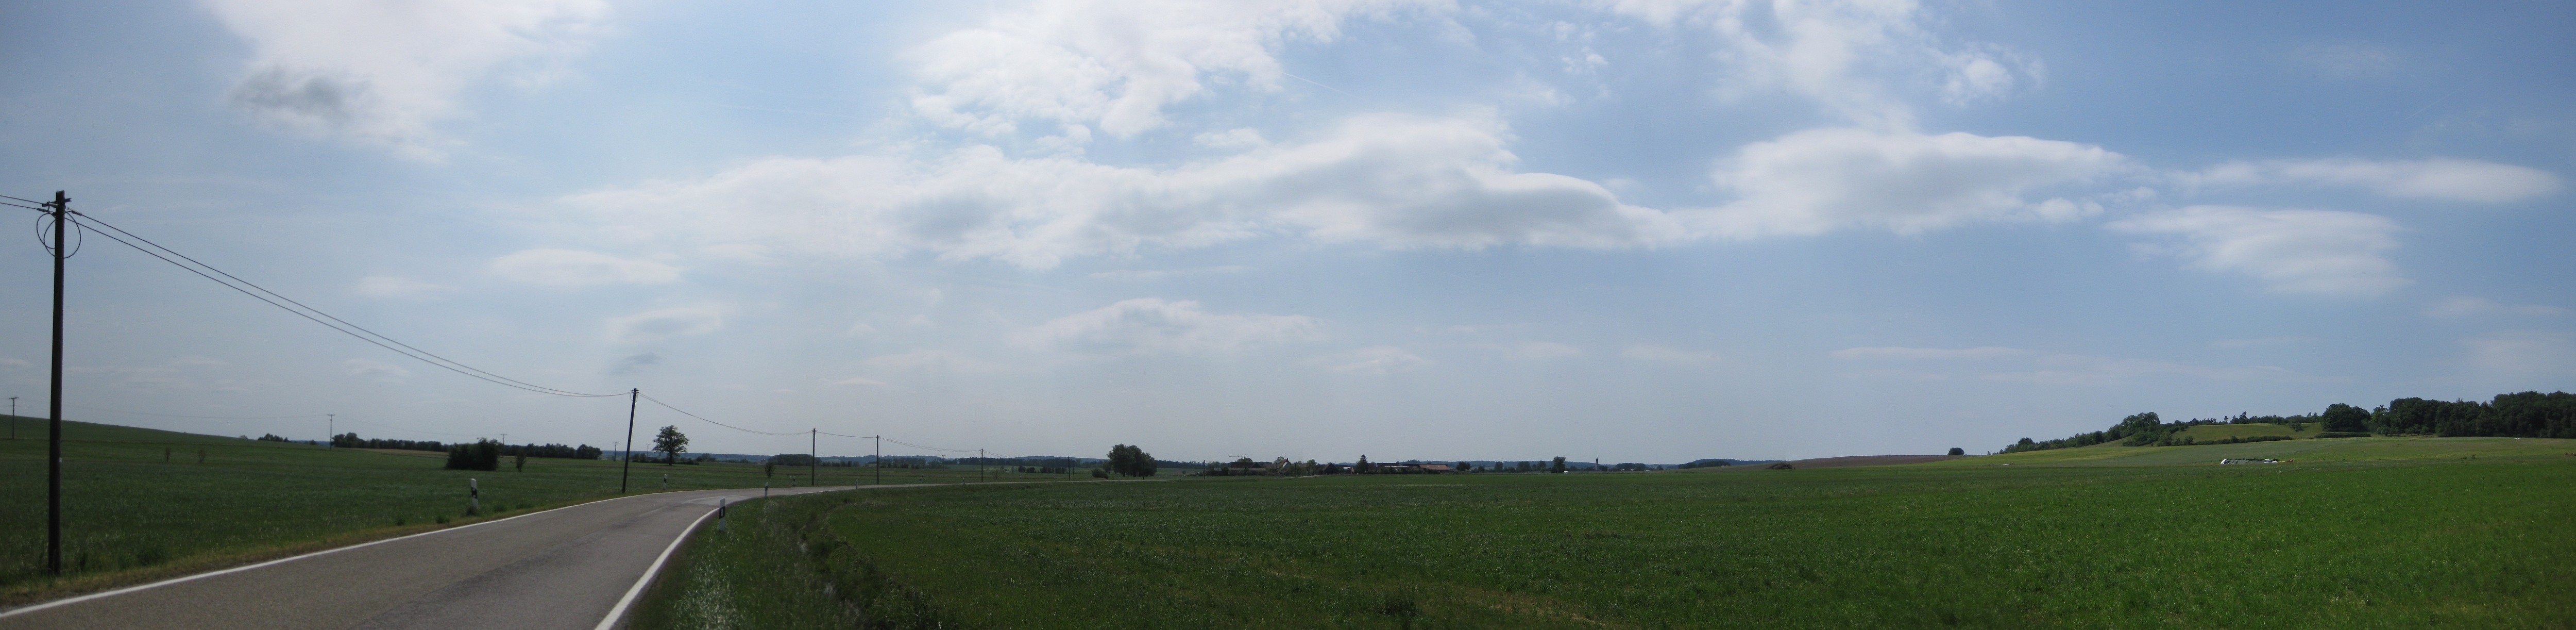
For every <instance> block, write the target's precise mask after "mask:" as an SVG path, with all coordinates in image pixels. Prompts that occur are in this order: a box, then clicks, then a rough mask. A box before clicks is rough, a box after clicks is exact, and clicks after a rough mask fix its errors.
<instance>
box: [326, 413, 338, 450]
mask: <svg viewBox="0 0 2576 630" xmlns="http://www.w3.org/2000/svg"><path fill="white" fill-rule="evenodd" d="M322 433H324V435H323V436H322V437H323V438H324V439H323V440H322V448H326V449H327V448H331V445H332V444H333V443H335V442H339V441H340V414H336V413H326V414H322Z"/></svg>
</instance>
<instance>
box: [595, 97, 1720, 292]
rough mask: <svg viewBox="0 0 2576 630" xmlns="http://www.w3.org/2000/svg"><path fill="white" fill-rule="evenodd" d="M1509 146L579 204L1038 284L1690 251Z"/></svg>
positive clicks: (1481, 121)
mask: <svg viewBox="0 0 2576 630" xmlns="http://www.w3.org/2000/svg"><path fill="white" fill-rule="evenodd" d="M1507 139H1508V138H1507V131H1506V129H1504V128H1503V126H1502V124H1501V123H1500V122H1499V121H1496V120H1494V119H1493V117H1491V116H1490V115H1470V116H1462V117H1450V118H1424V117H1415V116H1402V115H1366V116H1356V117H1352V118H1350V119H1347V120H1345V121H1343V122H1342V123H1341V124H1340V125H1337V126H1336V127H1335V128H1334V129H1333V130H1332V131H1330V132H1328V133H1326V134H1325V135H1324V136H1323V137H1321V138H1319V139H1316V140H1313V141H1309V142H1304V143H1297V144H1289V145H1273V146H1266V147H1263V148H1260V149H1255V150H1251V151H1247V152H1245V153H1242V154H1239V155H1235V156H1232V157H1228V158H1224V159H1218V160H1212V161H1206V162H1199V163H1193V164H1187V165H1183V166H1179V167H1176V168H1172V169H1148V168H1132V167H1114V166H1106V165H1101V164H1096V163H1091V162H1087V161H1082V160H1078V159H1069V158H1061V157H1040V158H1011V157H1006V156H1005V155H1004V154H1003V153H1002V152H1001V151H1000V150H999V149H996V148H993V147H988V146H970V147H967V148H964V149H960V150H958V151H956V152H954V153H950V154H947V155H945V156H941V157H939V158H936V159H932V160H920V161H916V160H909V159H904V158H900V157H892V156H853V157H843V158H837V159H827V160H816V159H801V158H777V159H768V160H760V161H756V162H753V163H751V164H747V165H744V166H742V167H739V168H736V169H734V170H731V171H728V172H725V173H722V174H719V175H716V176H714V177H711V178H708V179H704V180H699V181H689V182H657V183H650V184H646V185H644V186H639V187H635V188H628V189H620V190H609V191H601V192H596V193H589V194H584V195H579V196H575V197H572V198H570V199H568V200H567V201H568V203H570V204H571V205H573V206H575V207H577V208H582V209H586V210H589V211H591V212H594V213H596V214H597V215H598V218H599V219H600V220H602V221H607V222H613V223H614V224H616V225H620V226H626V227H625V229H630V230H634V231H636V233H639V234H644V235H645V236H643V237H642V238H654V239H706V240H708V241H712V242H759V243H764V244H767V245H770V246H771V247H772V249H773V250H776V251H784V252H798V253H805V254H820V255H828V256H849V255H859V256H895V255H903V254H908V253H913V252H929V253H934V254H936V255H938V256H939V257H940V258H942V259H947V260H971V259H993V260H1000V261H1004V262H1008V263H1011V264H1015V265H1020V266H1023V267H1032V268H1047V267H1053V266H1055V265H1057V264H1059V263H1060V262H1061V261H1062V260H1063V259H1064V258H1065V257H1069V256H1083V255H1099V254H1133V253H1136V252H1138V251H1139V250H1142V249H1146V248H1157V247H1159V248H1191V247H1204V246H1208V245H1213V244H1217V243H1223V242H1228V241H1233V240H1238V239H1244V238H1250V237H1254V236H1258V235H1263V234H1271V233H1290V234H1302V235H1306V236H1309V237H1312V238H1316V239H1320V240H1325V241H1335V242H1352V241H1356V242H1366V243H1375V244H1378V245H1381V246H1384V247H1389V248H1480V247H1490V246H1497V245H1514V244H1519V245H1547V246H1571V247H1634V246H1643V245H1652V244H1658V243H1664V242H1670V241H1672V240H1675V239H1677V238H1681V237H1682V236H1683V234H1682V232H1681V229H1680V227H1679V225H1678V224H1677V223H1676V222H1675V220H1674V218H1673V217H1672V216H1671V215H1669V214H1666V213H1663V212H1659V211H1656V210H1653V209H1649V208H1641V207H1636V206H1631V205H1627V204H1624V203H1620V202H1619V200H1618V199H1617V197H1616V196H1615V195H1613V194H1612V193H1611V192H1610V191H1609V190H1607V189H1604V188H1602V187H1601V186H1600V185H1598V184H1594V183H1592V182H1589V181H1585V180H1581V179H1576V178H1572V177H1566V176H1562V175H1553V174H1545V173H1519V172H1514V171H1513V170H1512V168H1511V167H1512V166H1513V164H1514V163H1516V162H1517V161H1518V158H1517V157H1516V156H1514V155H1512V153H1511V152H1510V151H1508V150H1506V149H1505V147H1504V145H1505V143H1506V141H1507ZM658 245H661V246H671V247H669V249H672V250H685V249H688V248H686V247H680V246H677V245H679V244H677V243H659V244H658Z"/></svg>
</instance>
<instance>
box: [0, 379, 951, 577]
mask: <svg viewBox="0 0 2576 630" xmlns="http://www.w3.org/2000/svg"><path fill="white" fill-rule="evenodd" d="M22 422H23V423H24V424H22V425H21V426H20V427H19V434H20V436H21V438H22V439H18V440H0V505H5V506H7V507H6V509H0V605H5V604H8V603H21V602H26V601H32V600H37V599H44V598H49V597H53V596H58V595H61V594H65V593H69V592H74V591H80V590H92V589H96V588H101V587H104V586H108V585H114V584H122V583H132V582H136V581H142V580H146V579H151V578H155V577H160V576H166V575H177V574H183V573H187V572H193V571H197V570H203V569H208V568H214V567H220V566H226V565H232V564H239V563H242V562H247V561H252V560H257V559H262V558H269V557H276V556H280V555H285V554H289V553H294V552H298V551H302V550H310V549H320V548H327V547H330V546H334V545H338V544H345V543H348V542H355V541H360V540H366V539H372V538H380V537H384V536H390V535H396V534H401V533H407V532H412V531H423V530H426V529H430V528H435V527H442V526H452V525H455V524H461V523H465V522H471V519H467V518H465V516H464V515H465V508H466V496H465V483H466V479H468V478H472V479H477V480H479V483H480V484H481V485H482V490H483V507H484V510H485V513H486V514H487V515H492V514H498V515H502V516H507V515H509V514H516V513H524V512H525V511H527V510H532V509H542V508H549V507H555V506H561V505H567V504H571V503H577V502H581V501H587V500H592V499H600V498H606V497H611V496H616V495H617V492H618V469H619V467H618V463H616V462H609V461H594V460H562V459H538V458H530V459H529V460H528V463H527V468H526V469H525V470H524V471H518V470H513V469H512V466H511V463H510V462H509V461H507V460H504V461H503V462H502V467H501V470H499V471H492V472H481V471H459V470H445V469H444V466H445V465H446V457H445V455H444V454H442V453H428V452H411V451H384V452H373V451H365V450H357V449H339V450H326V449H323V448H321V447H318V446H308V445H301V444H286V443H281V442H261V441H256V440H244V439H238V438H232V437H218V436H207V435H194V434H187V433H174V432H169V431H158V430H152V429H137V428H132V427H119V426H113V425H101V424H89V423H81V422H67V423H65V425H66V431H65V439H66V441H65V444H64V463H63V468H64V481H63V489H64V502H63V514H64V520H63V530H64V545H63V553H64V564H65V569H66V575H64V576H63V577H60V578H56V577H51V576H47V575H45V574H44V573H43V566H44V542H45V522H44V518H45V508H44V506H45V464H44V455H45V441H44V440H43V439H42V438H43V436H44V425H43V421H42V420H33V419H30V420H24V421H22ZM200 453H202V454H203V455H204V461H203V462H202V463H201V462H200V461H199V454H200ZM634 471H635V472H634V478H633V481H632V488H633V489H634V490H635V491H638V492H654V491H659V490H661V489H662V477H663V475H669V476H670V489H672V490H691V489H706V488H743V487H759V486H760V485H761V483H762V482H763V481H765V480H766V481H770V482H773V483H776V484H778V485H780V486H782V487H785V486H792V485H803V484H805V483H806V482H807V481H806V479H807V478H806V476H805V475H804V474H803V473H804V472H805V471H804V470H802V469H796V470H789V469H781V470H780V471H779V472H778V473H777V476H776V478H775V479H765V478H764V477H763V476H762V473H761V468H760V467H759V466H754V465H743V464H715V465H693V466H662V465H647V464H636V465H635V467H634ZM867 472H868V469H864V468H823V469H822V472H821V479H820V481H821V483H823V484H826V485H839V484H850V483H867V482H868V481H869V480H868V479H866V478H863V477H864V476H865V474H866V473H867ZM886 472H887V477H886V481H887V483H895V482H897V481H899V480H900V481H901V482H904V483H922V482H953V481H973V480H974V479H975V471H974V470H972V469H966V470H893V469H889V470H887V471H886ZM791 473H792V474H791Z"/></svg>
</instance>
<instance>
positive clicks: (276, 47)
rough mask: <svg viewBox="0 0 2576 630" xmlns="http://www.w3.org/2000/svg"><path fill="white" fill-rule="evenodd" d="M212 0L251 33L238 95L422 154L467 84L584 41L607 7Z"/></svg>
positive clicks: (481, 1) (231, 24)
mask: <svg viewBox="0 0 2576 630" xmlns="http://www.w3.org/2000/svg"><path fill="white" fill-rule="evenodd" d="M204 4H205V6H206V8H207V9H208V10H210V11H211V12H213V13H214V15H215V17H216V19H217V20H219V21H221V22H222V23H223V24H224V26H225V27H226V28H228V29H230V30H231V31H232V32H233V34H235V35H238V36H240V37H241V38H243V39H245V40H248V41H249V42H250V44H251V49H252V59H251V65H250V68H249V70H248V72H247V73H246V74H245V76H243V77H242V79H241V80H240V81H239V82H238V83H235V84H234V85H233V89H232V95H231V99H232V101H233V102H234V103H235V104H237V105H240V106H242V107H244V108H246V109H249V110H251V111H252V112H254V113H256V114H258V115H259V116H260V117H261V118H262V119H265V120H267V121H270V122H273V123H277V124H280V125H282V126H285V127H288V128H292V129H295V130H298V131H304V132H308V133H314V134H320V135H329V136H336V137H341V138H347V139H352V140H356V141H359V142H363V143H368V144H375V145H380V146H385V147H388V148H392V149H394V150H396V151H398V152H401V153H405V154H409V155H413V156H417V157H434V156H436V155H437V154H438V145H439V144H440V141H439V140H438V139H437V137H436V134H435V133H434V132H433V131H432V130H431V129H430V127H431V124H432V123H434V122H436V121H437V120H439V119H441V118H446V117H448V116H451V115H453V114H454V113H455V110H456V103H455V99H456V95H457V93H458V92H459V91H461V90H463V89H464V88H465V87H466V86H468V85H469V84H471V83H473V82H474V81H476V80H478V79H481V78H482V77H484V76H485V75H487V74H490V73H492V72H493V71H494V69H495V68H497V67H501V66H503V65H504V64H508V63H511V62H514V61H521V60H530V59H534V60H537V61H539V62H540V63H539V64H537V65H539V66H542V65H543V63H542V62H543V61H545V60H548V59H560V58H562V57H564V56H567V55H569V54H571V53H574V52H577V51H579V50H580V49H581V48H582V46H583V44H584V42H585V41H586V40H587V39H588V37H589V35H590V34H591V33H592V32H594V31H595V30H596V28H597V27H598V26H599V25H600V23H601V22H602V21H603V20H604V19H605V18H606V17H607V15H608V3H607V2H606V1H605V0H444V1H440V2H399V1H391V0H373V1H366V0H358V1H348V2H322V3H314V2H290V1H283V0H204ZM530 76H534V73H531V75H530Z"/></svg>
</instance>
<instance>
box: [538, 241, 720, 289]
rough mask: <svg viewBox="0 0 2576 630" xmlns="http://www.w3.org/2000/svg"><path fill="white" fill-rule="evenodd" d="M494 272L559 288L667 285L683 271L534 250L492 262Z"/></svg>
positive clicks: (583, 254) (594, 255)
mask: <svg viewBox="0 0 2576 630" xmlns="http://www.w3.org/2000/svg"><path fill="white" fill-rule="evenodd" d="M491 269H492V273H494V274H497V275H499V276H501V277H502V278H504V279H508V280H511V281H514V282H525V283H528V284H542V285H546V286H556V287H585V286H592V285H600V284H667V283H671V282H678V281H679V280H680V268H678V267H673V266H670V265H665V264H662V263H657V262H652V261H648V260H630V259H625V258H618V257H616V256H610V255H607V254H602V253H598V252H585V251H579V250H571V249H531V250H525V251H520V252H517V253H513V254H509V255H505V256H502V257H500V258H494V259H492V265H491Z"/></svg>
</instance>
